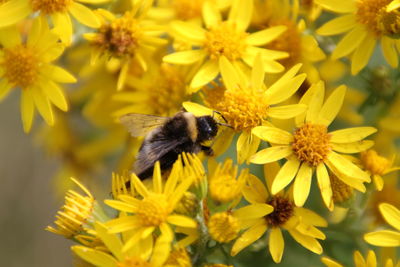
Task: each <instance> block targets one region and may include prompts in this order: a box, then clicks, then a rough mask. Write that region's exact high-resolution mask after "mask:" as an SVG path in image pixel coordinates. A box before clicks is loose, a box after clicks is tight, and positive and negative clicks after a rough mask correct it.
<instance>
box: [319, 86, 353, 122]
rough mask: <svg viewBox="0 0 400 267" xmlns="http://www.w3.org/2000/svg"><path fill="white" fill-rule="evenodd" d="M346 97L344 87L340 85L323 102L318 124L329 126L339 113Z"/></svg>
mask: <svg viewBox="0 0 400 267" xmlns="http://www.w3.org/2000/svg"><path fill="white" fill-rule="evenodd" d="M345 95H346V86H344V85H341V86H339V87H338V88H336V89H335V90H334V91H333V92H332V93H331V95H330V96H329V97H328V99H327V100H326V101H325V103H324V105H323V106H322V108H321V111H320V113H319V115H318V119H317V121H318V123H320V124H322V125H325V126H329V125H330V124H331V123H332V121H333V120H334V119H335V117H336V115H337V114H338V113H339V111H340V108H341V107H342V105H343V100H344V96H345Z"/></svg>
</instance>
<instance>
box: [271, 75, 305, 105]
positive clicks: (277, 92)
mask: <svg viewBox="0 0 400 267" xmlns="http://www.w3.org/2000/svg"><path fill="white" fill-rule="evenodd" d="M305 79H306V74H304V73H303V74H300V75H298V76H296V77H294V78H292V79H287V80H284V81H282V82H280V80H278V82H276V83H274V84H273V85H272V86H271V87H270V88H268V89H267V90H266V91H265V96H266V98H267V101H268V103H270V104H271V105H273V104H278V103H280V102H282V101H285V100H286V99H288V98H289V97H291V96H292V95H293V94H294V93H296V91H297V90H298V89H299V87H300V85H302V84H303V82H304V80H305Z"/></svg>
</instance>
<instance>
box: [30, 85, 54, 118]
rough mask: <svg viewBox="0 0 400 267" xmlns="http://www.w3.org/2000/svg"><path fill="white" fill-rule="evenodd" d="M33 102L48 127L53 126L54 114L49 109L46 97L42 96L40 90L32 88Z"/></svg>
mask: <svg viewBox="0 0 400 267" xmlns="http://www.w3.org/2000/svg"><path fill="white" fill-rule="evenodd" d="M29 90H32V95H33V101H34V103H35V106H36V108H37V109H38V111H39V113H40V115H41V116H42V117H43V119H44V120H45V121H46V123H47V124H48V125H50V126H53V125H54V114H53V109H52V108H51V105H50V101H49V99H48V97H47V96H46V95H44V94H43V92H42V88H32V89H29Z"/></svg>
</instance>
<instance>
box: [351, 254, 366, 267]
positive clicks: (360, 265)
mask: <svg viewBox="0 0 400 267" xmlns="http://www.w3.org/2000/svg"><path fill="white" fill-rule="evenodd" d="M353 259H354V264H355V265H356V266H357V267H367V263H366V262H365V260H364V257H363V256H362V255H361V253H360V252H359V251H358V250H357V251H354V253H353Z"/></svg>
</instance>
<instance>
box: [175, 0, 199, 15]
mask: <svg viewBox="0 0 400 267" xmlns="http://www.w3.org/2000/svg"><path fill="white" fill-rule="evenodd" d="M203 3H204V0H174V1H173V2H172V7H173V8H174V9H175V12H176V17H177V18H178V19H181V20H189V19H193V18H200V16H201V8H202V7H203Z"/></svg>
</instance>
